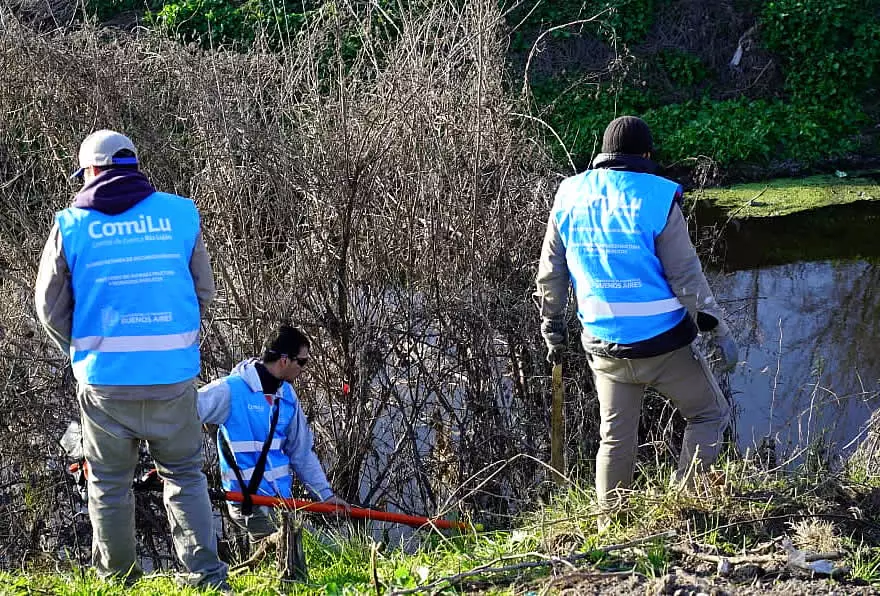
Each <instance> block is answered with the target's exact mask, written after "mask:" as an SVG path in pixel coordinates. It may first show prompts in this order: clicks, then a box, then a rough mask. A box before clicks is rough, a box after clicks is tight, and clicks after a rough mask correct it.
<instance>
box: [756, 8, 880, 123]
mask: <svg viewBox="0 0 880 596" xmlns="http://www.w3.org/2000/svg"><path fill="white" fill-rule="evenodd" d="M760 23H761V36H762V39H763V41H764V43H765V44H766V46H767V48H768V49H770V50H772V51H774V52H776V53H778V54H779V56H780V57H781V58H782V60H783V63H784V66H785V75H786V87H787V89H788V92H789V93H790V94H791V96H792V97H794V98H797V99H798V100H799V101H801V102H802V103H808V104H813V105H816V106H819V105H834V104H835V103H836V102H838V101H841V100H842V99H844V98H848V97H853V96H856V95H857V94H859V93H862V92H864V91H865V90H867V89H869V88H871V86H872V85H875V84H876V83H877V74H878V68H880V14H878V9H877V5H876V2H875V1H874V0H835V1H833V2H828V1H827V0H774V1H772V2H766V3H765V4H764V7H763V10H762V11H761V19H760Z"/></svg>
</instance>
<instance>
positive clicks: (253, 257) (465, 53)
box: [0, 0, 595, 566]
mask: <svg viewBox="0 0 880 596" xmlns="http://www.w3.org/2000/svg"><path fill="white" fill-rule="evenodd" d="M434 4H435V7H434V8H432V9H430V10H428V11H427V12H426V13H424V14H420V15H418V16H417V17H416V16H414V17H412V18H405V19H404V20H403V22H402V23H401V24H400V25H399V27H397V28H396V29H394V30H393V31H392V32H391V34H390V35H385V36H383V40H382V41H381V42H380V41H378V40H376V39H375V38H374V35H373V32H372V31H371V29H370V28H369V27H368V26H367V25H368V23H370V21H371V19H370V15H369V14H366V13H364V9H363V8H356V7H355V6H354V5H353V4H352V5H348V4H346V3H340V4H338V7H339V10H338V11H335V12H331V11H328V12H326V13H325V14H323V15H321V18H316V19H315V20H314V21H313V22H312V25H311V27H310V28H309V29H308V30H305V31H303V32H302V33H301V35H300V36H299V37H297V38H296V39H294V40H291V41H290V43H289V44H288V45H287V47H286V48H285V49H284V51H282V52H280V53H270V52H260V51H251V52H248V53H234V52H225V51H224V52H219V51H218V52H214V51H211V52H207V51H204V50H201V49H198V48H195V47H187V46H182V45H179V44H176V43H173V42H170V41H167V40H163V39H160V38H158V37H156V36H154V35H152V34H151V33H149V32H146V31H142V32H135V33H123V32H119V31H113V30H107V29H96V28H92V27H89V26H83V27H80V28H79V29H77V30H75V31H70V30H67V31H56V32H52V33H42V34H38V33H35V32H33V31H32V30H30V29H28V28H26V27H24V26H22V25H21V24H20V23H18V22H17V21H15V19H13V18H11V17H10V16H9V15H8V14H5V15H4V17H3V20H2V28H3V30H2V34H0V72H2V75H0V81H2V82H0V109H2V113H3V117H2V119H0V129H2V133H0V201H2V205H3V209H2V210H0V298H2V305H0V311H2V312H0V334H2V335H0V375H2V381H0V383H2V385H0V387H2V389H0V414H2V415H0V495H2V499H0V540H2V542H3V544H4V545H7V548H6V549H5V551H4V552H3V559H2V560H0V565H2V566H11V565H15V564H17V563H18V562H20V561H21V560H23V559H24V558H26V557H28V556H33V555H34V554H36V553H38V552H39V551H41V550H43V551H53V552H54V551H55V550H57V549H58V548H59V547H60V546H63V545H65V544H66V545H69V544H70V542H69V538H70V537H69V535H68V534H69V531H70V529H69V528H70V526H71V524H72V520H73V518H74V513H75V511H76V510H77V507H78V505H77V503H76V501H75V499H74V498H73V497H72V494H71V490H70V484H69V481H68V480H67V477H66V476H65V473H64V471H63V466H64V463H65V462H64V458H63V455H62V453H61V450H60V448H59V445H58V441H59V438H60V437H61V435H62V433H63V432H64V429H65V427H66V426H67V424H68V422H69V421H70V420H71V419H74V418H75V417H76V406H75V384H74V382H73V379H72V377H71V373H70V369H69V367H68V366H67V365H66V363H65V361H64V359H63V358H62V357H61V356H60V355H59V354H58V352H57V351H56V350H55V348H54V346H52V345H51V344H50V343H49V341H48V339H47V338H46V336H45V335H44V334H43V333H42V331H41V330H40V329H39V326H38V324H37V322H36V318H35V314H34V309H33V299H32V284H33V279H34V276H35V273H36V266H37V262H38V258H39V253H40V250H41V248H42V242H43V239H44V238H45V236H46V233H47V231H48V229H49V226H50V223H51V219H52V214H53V212H54V211H56V210H58V209H60V208H63V207H65V206H66V205H67V204H68V203H69V201H70V199H71V197H72V194H73V193H74V192H75V190H76V189H75V186H74V185H73V184H72V183H71V182H70V181H68V179H67V176H68V174H69V172H70V170H71V168H72V167H73V165H74V162H75V155H76V149H77V146H78V143H79V141H80V140H81V139H82V138H83V137H84V136H85V135H86V134H88V133H89V132H90V131H92V130H95V129H97V128H104V127H106V128H115V129H118V130H122V131H125V132H126V133H128V134H129V135H130V136H131V137H132V138H133V139H135V142H136V144H138V146H139V149H140V152H141V159H142V162H143V164H144V169H145V171H146V172H147V174H148V175H149V176H150V177H151V179H152V180H153V182H154V183H155V184H156V186H157V187H159V188H161V189H162V190H166V191H168V192H175V193H178V194H181V195H185V196H189V197H192V198H193V199H194V200H195V201H196V203H197V205H198V206H199V208H200V210H201V213H202V216H203V228H204V234H205V237H206V240H207V242H208V246H209V250H210V252H211V254H212V258H213V265H214V270H215V274H216V277H217V280H218V287H219V297H218V300H217V302H216V304H215V306H214V308H213V309H212V311H211V313H210V316H209V317H208V319H207V320H206V321H205V323H204V328H203V354H204V359H203V360H204V365H203V375H202V376H203V378H204V379H209V378H212V377H214V376H215V375H216V374H218V373H221V372H222V371H225V370H228V369H229V368H230V367H231V366H232V365H233V364H235V363H236V362H237V361H238V360H240V359H241V358H244V357H247V356H250V355H253V354H254V353H255V352H256V351H257V350H258V348H259V345H260V341H261V338H262V337H263V335H264V334H265V332H266V331H267V329H269V328H270V327H271V326H273V325H274V324H276V323H277V322H278V321H279V320H281V319H290V320H292V321H293V322H295V323H297V324H300V325H303V326H304V327H305V328H306V329H307V330H308V331H309V332H310V334H311V335H312V337H313V338H314V341H315V346H314V350H313V351H314V353H315V354H316V356H317V357H316V361H315V366H314V368H312V369H311V374H310V376H309V378H308V379H307V380H306V382H305V386H304V387H303V389H302V391H301V395H302V399H303V402H304V406H305V408H306V411H307V414H308V415H309V416H310V418H311V420H312V424H313V426H314V428H315V431H316V437H317V439H316V440H317V445H318V451H319V454H320V455H321V457H322V459H323V460H324V461H325V462H326V466H327V467H328V469H329V472H330V476H331V480H332V482H333V484H334V485H335V486H336V487H337V490H338V492H340V494H341V495H342V496H344V497H345V498H346V499H350V500H352V501H354V502H359V503H363V504H367V505H373V506H376V505H378V506H396V507H400V508H401V509H403V510H412V511H419V512H423V511H427V512H432V513H433V512H443V511H446V510H448V509H450V508H459V509H464V510H491V511H495V512H501V513H502V514H503V513H507V512H512V511H513V510H516V509H517V508H519V507H520V505H521V503H522V502H524V501H526V500H528V499H529V498H530V497H531V496H532V491H534V490H535V487H536V486H537V484H538V483H539V482H540V481H541V479H542V478H544V471H543V469H542V468H541V466H540V465H538V464H537V463H536V462H535V461H534V460H532V459H530V458H529V457H528V456H532V457H534V458H537V459H541V460H543V459H546V457H547V450H548V446H547V439H546V437H547V435H548V432H547V419H548V414H547V412H548V407H547V401H548V397H547V393H548V382H547V378H546V373H547V370H546V369H545V365H544V362H543V348H542V346H541V343H540V337H539V335H538V325H537V319H536V313H535V309H534V306H533V305H532V302H531V297H530V293H531V291H532V286H533V280H534V270H535V265H536V260H537V255H538V252H539V246H540V241H541V236H542V233H543V226H544V222H545V221H546V214H547V212H548V207H549V200H550V198H551V197H552V190H553V189H552V185H553V184H554V183H555V182H554V181H555V179H556V176H555V175H554V174H553V172H552V171H551V169H552V168H551V166H550V165H548V164H549V163H550V162H549V160H548V159H547V158H546V156H545V152H544V150H543V148H542V146H541V143H540V142H539V141H537V140H535V139H534V138H532V136H531V133H530V131H529V130H528V128H527V125H528V124H529V122H530V121H529V120H528V119H527V118H524V117H522V116H521V115H520V114H519V113H518V110H519V109H521V108H518V107H517V105H516V103H515V102H514V101H512V100H510V99H509V97H510V95H509V94H508V93H506V92H505V88H506V86H507V82H506V81H505V80H504V77H505V74H504V73H505V68H504V64H503V59H504V58H503V52H504V43H505V40H504V38H503V34H502V33H501V27H500V23H501V16H500V15H499V14H498V12H497V8H496V7H495V3H494V2H492V1H490V0H471V1H468V2H464V3H458V4H464V7H463V8H461V7H459V8H455V7H453V6H451V5H446V4H444V3H434ZM450 4H451V3H450ZM389 38H390V41H389ZM380 44H381V45H380ZM380 49H381V51H380ZM577 368H578V370H573V371H572V374H571V375H570V376H571V382H572V389H573V390H574V389H577V390H580V389H583V388H584V387H586V385H587V384H588V383H589V381H588V377H587V376H586V373H585V372H582V367H577ZM582 375H583V376H582ZM343 383H345V384H347V386H348V387H349V390H348V391H343V389H342V387H343ZM569 407H570V409H571V410H572V411H571V412H570V416H569V419H570V421H571V422H570V423H569V437H570V448H571V450H573V451H577V450H581V449H589V447H590V446H589V445H586V443H588V442H589V441H590V440H592V438H591V437H592V436H594V434H593V433H592V432H591V431H592V429H594V428H595V426H594V424H595V423H594V422H591V420H593V419H594V418H593V416H591V415H589V412H585V411H584V412H582V411H580V410H581V408H588V406H582V405H580V404H579V403H578V401H577V400H574V401H573V403H570V404H569ZM523 456H526V457H523Z"/></svg>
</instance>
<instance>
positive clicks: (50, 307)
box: [34, 222, 73, 356]
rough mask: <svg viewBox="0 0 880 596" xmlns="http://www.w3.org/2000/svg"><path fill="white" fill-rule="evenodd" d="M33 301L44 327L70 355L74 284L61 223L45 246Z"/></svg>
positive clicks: (54, 228) (65, 352)
mask: <svg viewBox="0 0 880 596" xmlns="http://www.w3.org/2000/svg"><path fill="white" fill-rule="evenodd" d="M34 301H35V303H36V309H37V318H38V319H39V321H40V324H41V325H42V326H43V329H45V330H46V333H47V334H48V335H49V337H50V338H51V339H52V341H54V342H55V344H56V345H57V346H58V348H59V349H60V350H61V351H62V352H64V355H65V356H68V355H69V354H70V331H71V327H72V325H73V286H72V285H71V277H70V269H69V268H68V267H67V259H66V258H65V256H64V244H63V242H62V238H61V230H60V229H59V228H58V222H55V223H54V224H52V230H51V231H50V232H49V238H48V239H47V240H46V245H45V246H44V247H43V254H42V256H41V257H40V267H39V269H38V271H37V280H36V282H35V284H34Z"/></svg>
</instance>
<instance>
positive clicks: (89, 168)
mask: <svg viewBox="0 0 880 596" xmlns="http://www.w3.org/2000/svg"><path fill="white" fill-rule="evenodd" d="M79 166H80V168H79V170H77V172H76V173H75V174H74V176H75V177H78V178H79V177H81V178H82V179H83V182H84V184H83V187H82V189H81V190H80V191H79V193H77V195H76V197H75V198H74V201H73V205H72V206H71V207H69V208H67V209H64V210H62V211H59V212H58V213H57V214H56V215H55V222H54V224H53V226H52V230H51V232H50V233H49V239H48V241H47V242H46V245H45V248H44V249H43V254H42V258H41V260H40V268H39V272H38V274H37V281H36V292H35V294H36V306H37V314H38V316H39V319H40V322H41V323H42V325H43V327H44V328H45V329H46V331H47V333H48V334H49V336H50V337H51V338H52V340H53V341H55V343H56V344H57V345H58V347H59V348H60V349H61V351H62V352H64V353H65V354H66V355H68V356H69V357H70V361H71V365H72V367H73V373H74V376H75V377H76V380H77V383H78V392H77V397H78V400H79V405H80V414H81V418H82V430H83V451H84V453H85V458H86V462H87V464H88V468H89V484H88V501H89V517H90V519H91V522H92V528H93V539H92V562H93V564H94V566H95V568H96V570H97V573H98V575H99V576H100V577H120V578H123V579H125V580H126V581H127V582H133V581H135V580H136V579H137V578H138V577H139V576H140V575H141V574H142V571H141V569H140V567H139V566H138V562H137V556H136V552H135V534H134V500H133V495H132V492H131V482H132V478H133V476H134V471H135V466H136V464H137V461H138V449H139V445H140V442H141V441H146V442H147V445H148V447H149V450H150V454H151V455H152V457H153V459H154V460H155V462H156V466H157V469H158V472H159V475H160V476H161V477H162V479H163V480H164V493H165V494H164V500H165V506H166V509H167V511H168V521H169V523H170V525H171V532H172V537H173V540H174V547H175V549H176V551H177V554H178V556H179V557H180V559H181V561H182V562H183V565H184V567H186V569H187V571H188V572H189V574H188V577H187V581H188V582H189V583H192V584H195V585H204V586H213V587H218V588H221V589H227V588H228V586H227V584H226V572H227V569H226V565H225V564H224V563H223V562H221V561H220V560H219V559H218V557H217V548H216V536H215V534H214V531H213V524H212V513H211V504H210V500H209V498H208V486H207V480H206V478H205V476H204V474H202V471H201V465H202V439H201V426H200V423H199V418H198V412H197V409H196V389H195V385H194V383H193V381H194V378H195V377H196V376H197V375H198V374H199V367H200V355H199V326H200V320H201V314H202V313H203V312H204V310H205V309H206V308H207V307H208V306H209V304H210V303H211V301H212V300H213V298H214V293H215V288H214V278H213V275H212V273H211V263H210V259H209V257H208V252H207V250H206V248H205V244H204V242H203V240H202V235H201V224H200V219H199V213H198V210H197V209H196V207H195V205H194V204H193V202H192V201H190V200H188V199H185V198H182V197H179V196H176V195H171V194H166V193H162V192H157V191H156V189H155V188H153V186H152V184H150V181H149V180H148V179H147V177H146V176H144V175H143V174H142V173H141V172H140V171H139V169H138V158H137V151H136V150H135V147H134V145H133V144H132V142H131V140H130V139H129V138H128V137H126V136H125V135H122V134H120V133H118V132H114V131H111V130H99V131H97V132H95V133H92V134H91V135H89V136H88V137H86V139H85V140H84V141H83V142H82V145H81V146H80V150H79Z"/></svg>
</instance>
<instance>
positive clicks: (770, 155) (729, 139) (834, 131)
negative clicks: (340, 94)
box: [88, 0, 880, 166]
mask: <svg viewBox="0 0 880 596" xmlns="http://www.w3.org/2000/svg"><path fill="white" fill-rule="evenodd" d="M366 4H367V3H365V6H366ZM404 5H405V7H406V8H405V10H413V9H416V10H417V9H418V5H419V3H417V2H406V3H404ZM88 6H89V7H90V9H91V11H92V12H93V13H94V14H96V15H97V16H98V18H99V19H107V18H110V17H112V16H113V15H115V14H117V13H119V12H121V11H132V10H137V9H141V10H143V11H144V13H145V15H146V20H147V21H148V22H149V23H152V24H153V25H154V26H155V27H157V28H158V29H160V30H161V31H164V32H165V33H166V34H168V35H169V36H172V37H177V38H179V39H181V40H184V41H195V42H198V43H201V44H202V45H204V46H206V47H207V46H213V47H216V46H218V45H226V46H237V47H241V48H247V47H249V46H250V45H251V44H252V43H253V41H254V40H255V39H256V38H257V37H258V36H260V35H261V34H262V35H264V36H265V39H267V40H268V41H269V43H270V45H271V46H272V47H276V48H277V47H279V46H280V45H282V44H283V43H284V42H285V40H287V39H289V37H290V36H291V35H295V33H296V31H297V30H298V29H299V28H301V27H302V26H303V25H304V23H306V22H308V17H309V14H311V13H314V12H315V11H321V10H334V4H333V3H332V2H321V1H320V0H299V1H293V0H244V1H231V2H228V1H226V0H95V1H93V2H90V3H89V4H88ZM399 6H400V5H398V3H396V2H390V1H388V0H383V1H382V2H379V3H378V4H377V5H376V7H377V8H378V10H375V11H374V16H373V19H374V20H376V22H377V25H376V26H377V28H380V29H381V30H382V32H383V34H385V35H388V34H392V33H391V32H392V30H393V27H388V26H387V25H388V24H389V23H387V22H384V21H389V22H390V24H391V25H394V21H395V20H396V19H395V16H394V15H395V13H396V11H398V10H400V8H399ZM738 6H739V9H741V10H744V11H750V12H751V13H753V14H754V20H755V22H756V24H757V25H758V28H757V38H756V40H757V42H758V43H759V44H760V45H761V47H762V48H763V49H765V50H766V51H769V52H771V56H772V57H773V60H774V61H775V62H776V64H777V65H778V67H779V68H781V70H782V72H781V76H782V78H783V80H784V86H783V87H781V88H779V87H777V88H773V89H770V90H769V91H768V90H763V91H759V90H754V91H752V92H748V90H744V91H743V92H739V93H737V92H735V90H734V92H732V91H731V89H729V88H723V86H722V85H721V84H720V83H719V79H720V76H719V75H720V73H718V72H713V69H712V68H710V67H709V66H708V65H707V64H706V63H705V62H704V60H703V59H701V57H700V56H697V55H695V54H693V53H690V52H688V51H686V50H684V49H680V48H674V47H663V46H662V44H659V47H657V46H658V44H645V43H643V42H646V40H650V38H651V35H652V28H653V27H654V25H655V21H656V18H657V15H658V11H661V10H684V9H685V7H676V6H675V2H674V0H555V1H553V2H542V3H539V4H537V5H535V4H534V3H523V4H522V5H517V6H516V7H515V8H514V9H512V10H510V11H509V12H508V13H507V21H508V24H509V26H510V27H511V29H512V33H511V43H510V49H511V55H512V56H516V55H517V54H520V55H522V54H524V53H525V52H527V51H528V50H529V49H530V47H531V44H532V43H533V41H534V39H535V38H536V37H537V35H538V34H540V32H542V31H546V30H547V29H550V28H552V27H556V26H560V25H565V24H566V23H575V24H573V25H571V26H569V27H560V28H559V29H556V30H554V31H553V32H552V33H551V35H550V36H549V37H550V38H551V39H552V40H553V43H565V42H566V38H571V37H576V36H585V37H592V38H594V39H595V40H598V41H601V42H603V43H605V44H607V45H608V46H609V47H613V48H615V53H616V54H617V55H618V56H620V57H621V58H623V60H618V63H617V65H616V66H613V67H609V68H608V69H607V70H606V71H604V72H600V73H596V72H583V71H582V72H572V71H571V70H568V71H567V72H559V73H551V74H549V75H545V76H544V77H543V78H540V77H532V79H531V82H532V88H531V89H532V92H533V99H534V109H535V111H536V113H537V114H538V115H539V116H540V117H541V118H542V119H544V120H545V121H546V122H547V123H548V124H549V125H550V126H552V127H553V129H554V130H555V131H556V132H557V133H558V134H559V136H560V137H561V139H562V142H563V143H564V145H565V149H566V150H567V151H568V152H569V153H570V154H571V156H572V158H573V160H574V161H575V163H577V164H578V165H584V164H585V163H586V162H587V161H588V160H589V158H590V156H591V155H594V154H595V153H596V152H597V151H598V149H599V147H598V144H597V143H598V140H599V139H600V138H601V133H602V130H603V129H604V126H605V124H606V123H607V122H608V121H609V120H610V119H612V118H614V117H615V116H617V115H620V114H623V113H636V114H639V115H642V116H643V117H645V118H646V119H647V120H648V121H649V123H650V124H651V126H652V127H653V128H654V129H655V137H656V139H657V141H658V150H659V153H658V157H659V159H660V160H661V161H663V162H664V163H667V164H670V163H682V162H685V161H687V160H689V159H692V158H695V157H697V156H701V155H702V156H708V157H710V158H712V159H714V160H715V161H716V162H718V163H719V164H722V165H726V166H730V165H736V164H740V163H750V164H766V163H770V162H774V161H776V162H779V161H783V160H788V161H797V162H802V163H806V164H810V163H813V162H816V161H817V160H821V159H825V158H830V157H839V156H842V155H845V154H847V153H849V152H852V151H853V150H855V149H857V148H858V142H857V138H856V133H858V132H859V130H860V129H861V128H863V127H864V126H865V124H866V123H867V122H869V120H870V118H869V113H870V112H871V110H872V109H874V107H875V106H876V100H875V99H873V95H875V93H873V91H874V90H875V89H876V87H877V82H878V73H880V15H878V10H877V8H876V7H875V6H874V3H872V2H871V1H870V0H838V1H836V2H831V3H829V2H825V1H823V0H773V1H766V0H751V1H749V0H746V1H744V2H740V3H739V4H738ZM597 15H598V18H597V20H596V21H594V22H590V23H586V24H584V23H577V21H579V20H584V19H589V18H591V17H596V16H597ZM715 26H716V27H720V26H723V25H721V24H716V25H715ZM348 37H350V38H351V39H349V40H348V41H345V40H343V41H344V43H343V56H344V55H345V52H344V50H345V45H346V44H347V43H354V44H355V45H356V43H357V39H356V37H357V36H348ZM346 39H348V38H346ZM640 44H642V45H643V46H645V47H644V49H643V48H642V47H641V46H640ZM515 61H516V59H515V58H514V62H515ZM558 149H559V157H560V159H562V158H563V149H562V147H558Z"/></svg>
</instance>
